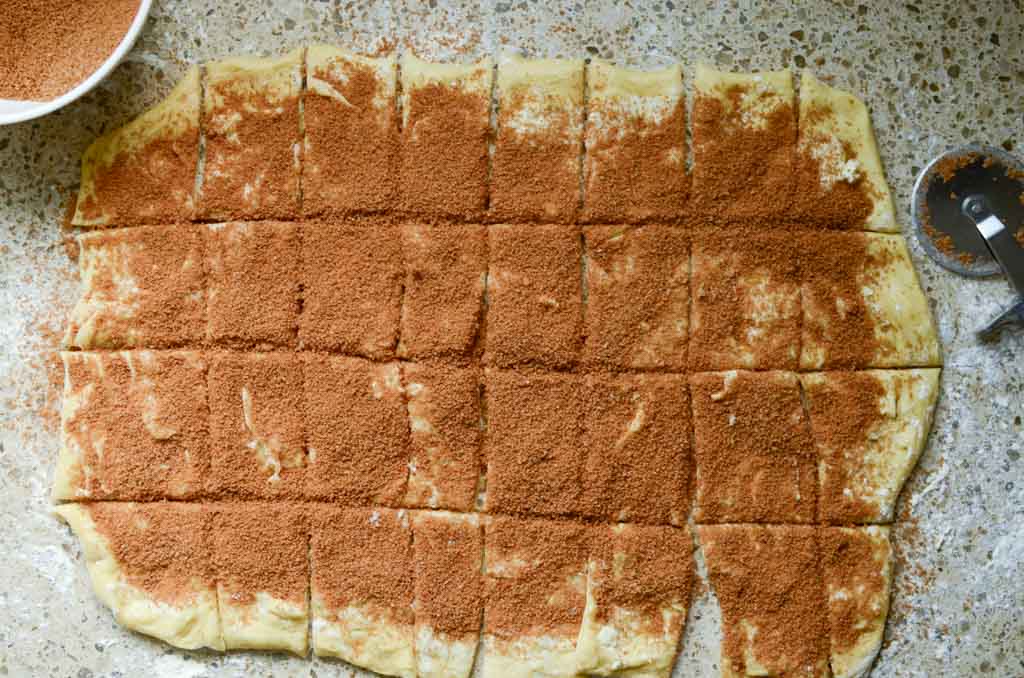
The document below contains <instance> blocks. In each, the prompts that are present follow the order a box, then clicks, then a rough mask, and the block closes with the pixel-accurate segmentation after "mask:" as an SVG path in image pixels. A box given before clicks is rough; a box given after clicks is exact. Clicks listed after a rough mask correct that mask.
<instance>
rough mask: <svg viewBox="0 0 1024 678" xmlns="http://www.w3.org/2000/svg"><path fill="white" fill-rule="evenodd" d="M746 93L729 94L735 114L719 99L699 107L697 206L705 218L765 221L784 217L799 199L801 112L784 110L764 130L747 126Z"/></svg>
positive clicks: (785, 107)
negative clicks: (798, 119) (795, 178)
mask: <svg viewBox="0 0 1024 678" xmlns="http://www.w3.org/2000/svg"><path fill="white" fill-rule="evenodd" d="M744 92H745V90H744V88H742V87H740V86H734V87H731V88H729V90H728V92H726V96H727V97H728V98H729V100H730V101H731V102H732V113H727V112H726V110H725V104H724V103H723V102H722V101H721V100H719V99H718V98H716V97H713V96H700V97H697V99H696V101H695V102H694V105H693V153H694V172H693V195H694V199H693V202H694V203H695V207H696V208H697V209H696V210H695V212H697V213H698V214H699V215H700V217H701V218H708V217H714V216H715V215H718V216H724V217H731V218H749V219H754V220H755V221H758V223H760V220H763V219H770V218H772V217H776V216H779V215H781V214H783V213H784V212H785V210H786V209H787V208H788V207H789V203H790V198H791V196H792V193H793V166H794V155H795V151H796V112H795V111H794V110H793V106H792V105H791V104H782V105H780V106H777V107H775V108H774V109H773V110H772V111H771V112H770V113H768V116H767V119H766V121H765V125H764V128H762V129H758V128H755V127H752V126H749V125H747V124H745V123H744V121H743V120H742V115H741V113H740V111H741V110H742V107H741V104H740V102H741V99H742V97H743V94H744Z"/></svg>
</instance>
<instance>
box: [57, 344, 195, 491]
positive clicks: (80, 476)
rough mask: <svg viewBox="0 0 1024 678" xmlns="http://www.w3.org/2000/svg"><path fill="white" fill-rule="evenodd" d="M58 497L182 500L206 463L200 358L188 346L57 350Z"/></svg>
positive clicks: (192, 486)
mask: <svg viewBox="0 0 1024 678" xmlns="http://www.w3.org/2000/svg"><path fill="white" fill-rule="evenodd" d="M61 359H62V360H63V362H64V400H63V406H62V409H61V447H60V454H59V457H58V460H57V474H56V478H55V479H54V498H55V499H57V500H58V501H72V500H73V501H81V500H86V499H107V500H109V499H119V500H124V499H131V500H147V501H149V500H154V499H166V498H173V499H185V498H188V497H193V496H197V495H199V494H200V493H201V492H202V489H203V483H204V481H205V479H206V478H207V476H208V475H209V469H210V439H209V422H208V421H207V409H206V361H205V360H204V358H203V357H202V355H200V354H199V353H194V352H184V351H183V352H154V351H133V352H120V353H67V352H65V353H61Z"/></svg>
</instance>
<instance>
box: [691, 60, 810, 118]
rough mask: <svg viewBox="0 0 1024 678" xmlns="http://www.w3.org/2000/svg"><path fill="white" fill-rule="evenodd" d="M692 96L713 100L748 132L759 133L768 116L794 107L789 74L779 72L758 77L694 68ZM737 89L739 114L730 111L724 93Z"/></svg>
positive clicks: (767, 72) (702, 65)
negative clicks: (749, 130)
mask: <svg viewBox="0 0 1024 678" xmlns="http://www.w3.org/2000/svg"><path fill="white" fill-rule="evenodd" d="M693 84H694V89H695V93H696V96H708V97H714V98H715V99H718V100H719V101H721V102H722V105H723V108H724V111H725V113H726V114H733V113H735V114H737V115H739V119H740V122H742V123H743V125H745V126H747V127H750V128H752V129H762V128H763V127H764V126H765V124H766V123H767V120H768V115H769V114H770V113H771V112H772V111H774V110H775V109H776V108H778V107H780V106H785V105H790V106H795V105H796V90H795V89H794V88H793V73H792V72H791V71H790V70H789V69H788V68H787V69H785V70H781V71H764V72H761V73H728V72H724V71H717V70H715V69H713V68H711V67H709V66H705V65H704V64H698V65H697V70H696V73H695V75H694V79H693ZM732 87H741V88H742V93H741V95H740V100H739V108H740V110H739V111H734V110H733V101H732V99H730V98H729V96H728V92H729V90H730V89H731V88H732Z"/></svg>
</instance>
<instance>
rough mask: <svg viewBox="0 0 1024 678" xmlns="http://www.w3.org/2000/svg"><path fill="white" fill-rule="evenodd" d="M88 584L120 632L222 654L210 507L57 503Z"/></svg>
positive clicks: (175, 503)
mask: <svg viewBox="0 0 1024 678" xmlns="http://www.w3.org/2000/svg"><path fill="white" fill-rule="evenodd" d="M54 510H55V511H56V513H57V515H58V516H59V517H60V518H61V519H62V520H64V521H65V522H66V523H68V525H70V526H71V529H72V531H73V532H74V533H75V536H77V537H78V541H79V543H81V545H82V553H83V555H84V556H85V564H86V568H87V569H88V571H89V579H90V580H91V581H92V588H93V591H94V592H95V593H96V597H97V598H99V599H100V601H101V602H102V603H103V604H104V605H106V606H107V607H108V608H110V611H111V612H113V613H114V618H115V619H116V620H117V623H118V624H120V625H121V626H123V627H125V628H127V629H131V630H132V631H138V632H139V633H144V634H146V635H148V636H153V637H154V638H159V639H160V640H162V641H164V642H165V643H169V644H171V645H173V646H174V647H180V648H183V649H186V650H197V649H199V648H201V647H208V648H211V649H214V650H223V649H224V641H223V640H222V639H221V624H220V616H219V613H218V610H217V588H216V583H215V582H216V579H215V575H214V571H213V565H212V559H211V550H210V542H209V539H210V529H211V520H212V517H213V514H212V511H211V510H210V508H209V507H207V506H203V505H200V504H186V503H182V502H168V503H153V504H122V503H113V502H110V503H98V504H62V505H61V506H58V507H57V508H56V509H54Z"/></svg>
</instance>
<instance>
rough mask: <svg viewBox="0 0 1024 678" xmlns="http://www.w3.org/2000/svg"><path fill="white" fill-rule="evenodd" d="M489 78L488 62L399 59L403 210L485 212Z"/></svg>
mask: <svg viewBox="0 0 1024 678" xmlns="http://www.w3.org/2000/svg"><path fill="white" fill-rule="evenodd" d="M493 80H494V68H493V64H492V62H491V60H490V59H489V58H487V59H482V60H481V61H479V62H477V63H475V64H468V65H462V64H435V63H429V62H426V61H422V60H420V59H418V58H416V57H415V56H414V55H413V54H412V53H410V52H406V53H405V55H404V56H403V57H402V143H401V172H400V175H399V176H400V181H399V186H400V189H401V196H402V197H401V203H402V209H404V210H406V211H408V212H410V213H413V214H430V215H443V216H454V217H460V218H466V217H468V216H471V215H475V214H482V213H483V212H484V210H485V209H486V208H487V201H488V178H489V177H488V174H489V170H488V164H489V158H488V144H489V143H490V141H491V88H492V83H493Z"/></svg>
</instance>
